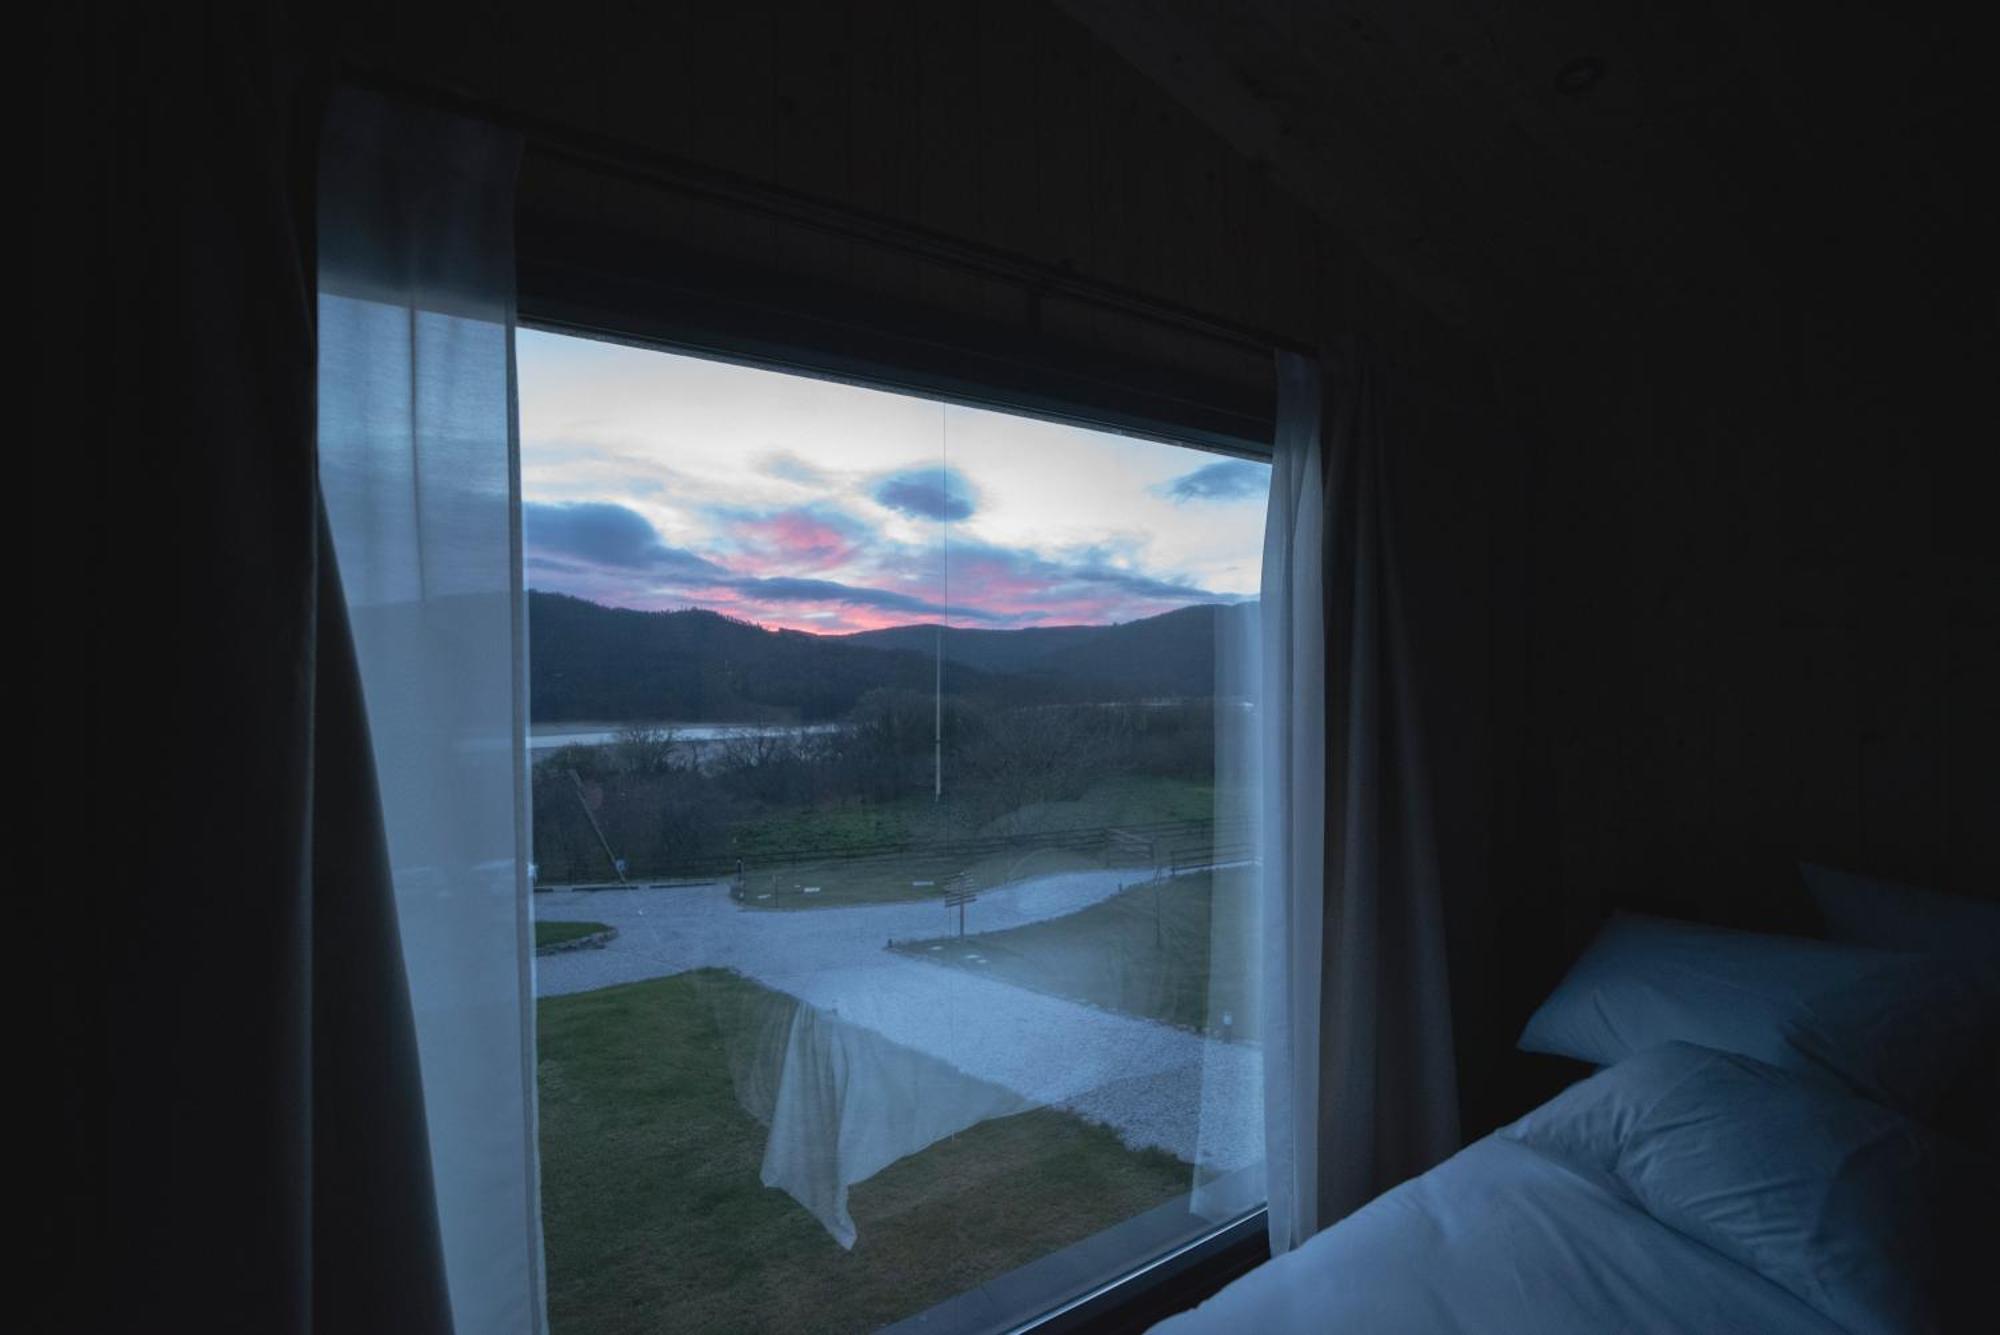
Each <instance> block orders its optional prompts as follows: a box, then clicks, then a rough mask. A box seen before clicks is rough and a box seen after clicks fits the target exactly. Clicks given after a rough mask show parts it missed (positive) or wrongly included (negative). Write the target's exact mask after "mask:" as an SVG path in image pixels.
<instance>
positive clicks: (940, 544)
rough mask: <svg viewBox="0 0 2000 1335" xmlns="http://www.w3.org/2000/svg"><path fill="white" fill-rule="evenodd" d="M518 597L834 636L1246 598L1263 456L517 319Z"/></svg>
mask: <svg viewBox="0 0 2000 1335" xmlns="http://www.w3.org/2000/svg"><path fill="white" fill-rule="evenodd" d="M518 346H519V357H520V400H521V476H522V484H523V488H524V491H525V501H526V523H527V577H528V586H529V587H530V588H534V589H543V590H550V591H555V592H562V593H573V594H576V595H578V596H580V597H584V598H589V599H591V600H592V601H595V602H600V603H605V604H609V605H612V606H617V607H634V608H644V609H668V608H680V607H706V608H712V609H714V610H716V611H719V612H725V613H728V614H729V615H731V616H735V617H741V618H743V619H745V620H749V621H754V622H757V623H759V624H762V625H766V626H783V627H790V628H794V629H799V630H811V631H819V632H830V633H837V632H843V631H855V630H867V629H872V628H875V627H879V626H894V625H905V624H909V623H912V622H937V621H944V622H947V623H948V624H952V625H960V626H984V627H992V628H1006V627H1014V626H1032V625H1066V624H1075V623H1080V622H1087V623H1100V622H1107V621H1129V620H1132V619H1134V618H1136V617H1143V616H1150V615H1152V614H1154V613H1156V612H1164V611H1167V610H1168V609H1170V608H1175V607H1181V606H1184V605H1186V604H1188V603H1192V602H1231V601H1236V600H1238V599H1242V598H1246V597H1255V596H1256V592H1257V573H1258V563H1259V558H1260V555H1261V550H1262V542H1263V527H1264V496H1265V489H1266V486H1267V480H1268V477H1269V473H1270V470H1269V468H1268V467H1267V466H1266V465H1263V464H1259V463H1249V462H1245V461H1242V460H1236V459H1228V458H1223V457H1221V456H1217V455H1212V454H1205V453H1202V452H1200V451H1197V450H1189V449H1182V448H1179V447H1176V446H1171V445H1161V444H1156V443H1154V442H1150V441H1140V440H1133V439H1130V438H1128V437H1124V436H1116V435H1109V434H1106V433H1102V432H1096V431H1087V430H1083V429H1081V428H1078V427H1072V426H1063V425H1057V424H1054V423H1049V422H1041V421H1035V420H1032V419H1028V418H1021V417H1012V416H1008V415H1007V414H1004V413H994V412H987V411H984V410H981V409H976V408H966V407H961V406H958V405H955V404H953V405H945V404H940V403H936V402H933V401H931V400H926V399H918V398H909V397H905V396H902V395H897V394H887V393H883V392H880V391H877V390H868V389H859V388H855V387H853V386H850V385H840V384H834V383H831V382H828V381H822V380H813V379H808V378H806V377H802V376H790V375H779V374H775V373H773V372H769V371H762V370H755V369H750V368H746V367H739V366H731V365H728V364H725V363H720V362H711V361H703V360H700V359H697V358H693V357H682V356H675V355H671V354H667V353H662V352H656V351H652V350H646V349H637V348H630V347H625V346H622V345H618V344H612V343H601V342H595V341H591V340H585V339H577V338H571V337H567V336H562V335H556V334H547V333H540V332H537V331H533V330H525V329H524V330H522V331H520V334H519V345H518Z"/></svg>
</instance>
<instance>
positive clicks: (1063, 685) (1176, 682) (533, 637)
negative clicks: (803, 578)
mask: <svg viewBox="0 0 2000 1335" xmlns="http://www.w3.org/2000/svg"><path fill="white" fill-rule="evenodd" d="M1244 615H1245V611H1244V610H1242V609H1238V608H1226V607H1218V606H1214V605H1201V606H1195V607H1183V608H1178V609H1176V610H1175V611H1172V612H1167V613H1164V614H1162V615H1160V616H1156V617H1148V618H1146V619H1145V620H1142V621H1132V622H1126V623H1124V624H1121V625H1114V626H1050V627H1031V628H1027V629H1022V630H959V629H949V630H946V631H945V632H944V642H943V648H944V657H945V661H946V663H947V664H949V665H950V666H949V667H948V668H947V670H946V672H945V690H946V692H947V693H948V694H952V695H959V696H966V697H973V698H978V699H983V700H987V701H991V702H993V703H996V704H1031V703H1039V702H1044V701H1054V700H1139V699H1152V698H1158V697H1162V696H1205V695H1209V694H1211V693H1212V692H1213V689H1214V686H1213V682H1214V673H1215V635H1216V631H1217V628H1218V626H1219V625H1222V624H1225V623H1224V621H1223V620H1222V618H1230V619H1232V620H1233V619H1236V618H1240V617H1242V616H1244ZM528 633H529V663H530V670H529V709H530V716H531V717H532V718H533V719H534V720H535V721H536V722H538V723H556V722H580V721H585V720H588V721H592V722H607V723H609V722H618V721H621V720H631V721H635V722H636V721H651V720H663V719H673V720H676V721H683V722H690V723H695V722H724V721H726V722H748V721H755V720H770V721H773V722H779V721H798V722H806V723H810V722H816V721H820V720H824V719H834V718H839V717H841V716H843V715H845V714H846V713H847V712H848V711H849V710H850V709H852V708H853V707H854V704H855V702H856V701H858V700H859V699H860V698H861V697H862V696H863V695H865V694H867V693H868V692H869V691H871V690H874V689H877V688H878V687H886V688H890V689H896V690H911V691H920V692H925V693H928V692H929V691H930V690H931V689H932V688H933V686H934V684H935V681H936V671H937V669H936V663H935V659H934V655H935V653H936V651H937V647H938V628H937V627H935V626H896V627H892V628H890V629H887V630H878V631H863V632H860V633H858V634H853V635H811V634H807V633H805V632H803V631H795V630H766V629H764V628H763V627H761V626H754V625H751V624H749V623H747V622H742V621H735V620H731V619H730V618H728V617H725V616H721V615H719V614H717V613H714V612H707V611H701V610H693V609H691V610H687V611H680V612H636V611H631V610H627V609H624V608H612V607H601V606H599V605H598V604H596V603H592V602H588V601H586V600H584V599H581V598H574V597H570V596H568V595H566V594H556V593H539V592H535V591H532V590H531V591H530V592H529V594H528Z"/></svg>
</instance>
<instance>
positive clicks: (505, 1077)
mask: <svg viewBox="0 0 2000 1335" xmlns="http://www.w3.org/2000/svg"><path fill="white" fill-rule="evenodd" d="M519 152H520V145H519V142H518V139H517V138H516V137H515V136H513V135H510V134H508V133H505V132H502V131H499V130H496V129H494V128H492V127H489V126H485V125H482V124H479V123H477V122H472V121H468V120H464V119H461V118H458V117H454V116H450V115H446V114H443V113H440V112H436V111H431V110H427V109H421V108H413V107H406V106H402V105H400V104H397V103H394V102H392V101H390V100H388V99H386V98H382V97H379V96H375V95H372V94H363V93H358V92H353V91H345V90H344V91H341V92H339V93H337V94H336V95H335V96H334V98H333V100H332V103H331V106H330V107H329V110H328V115H327V120H326V131H325V136H324V139H323V144H322V157H321V162H320V175H319V183H320V196H319V236H320V254H319V332H320V337H319V394H320V398H319V442H320V454H319V462H320V481H321V486H322V488H323V490H324V493H325V496H326V509H327V515H328V518H329V520H330V527H331V532H332V539H333V544H334V546H335V547H336V548H337V550H338V551H339V554H340V562H341V571H342V575H343V577H344V578H343V584H344V589H345V600H346V610H347V613H348V615H349V616H350V618H351V620H352V623H353V631H354V643H355V649H356V661H357V663H358V666H359V676H360V685H361V690H362V694H363V695H364V696H365V698H366V702H367V720H368V724H369V732H370V737H371V741H372V750H373V754H374V761H375V772H376V775H377V776H378V782H379V785H380V798H381V802H380V809H381V812H382V819H383V824H384V827H385V830H386V835H387V847H388V860H389V865H390V869H391V873H392V875H393V879H394V883H395V899H396V913H397V916H398V918H399V920H400V926H401V936H402V947H403V956H404V961H405V964H406V967H407V971H408V976H409V983H410V995H411V1003H412V1008H413V1011H414V1015H415V1028H416V1046H417V1054H418V1058H419V1063H420V1066H421V1071H422V1077H423V1097H424V1104H425V1107H426V1110H427V1112H428V1123H429V1143H430V1154H431V1163H432V1173H433V1178H434V1183H435V1195H436V1208H437V1218H438V1224H439V1230H440V1234H441V1237H442V1241H443V1251H444V1261H445V1273H446V1277H447V1280H448V1285H449V1293H450V1299H451V1312H452V1316H453V1318H454V1321H455V1324H456V1327H457V1330H458V1332H459V1335H483V1333H485V1332H495V1333H498V1332H508V1333H512V1332H525V1331H533V1330H538V1329H540V1328H541V1327H542V1324H543V1321H544V1304H543V1298H542V1288H541V1241H540V1237H541V1235H540V1223H539V1214H540V1210H539V1200H538V1190H537V1173H536V1145H535V1136H536V1127H535V1114H534V1107H535V1103H534V1095H535V1090H534V1076H535V1068H534V1004H533V962H534V960H533V937H532V925H531V922H530V919H529V910H528V898H527V894H528V887H527V877H526V871H527V855H526V847H525V840H526V837H527V820H526V804H527V798H526V791H527V789H526V774H525V762H524V756H525V726H526V718H525V698H526V696H525V671H524V665H525V661H526V646H525V643H524V638H525V618H524V615H523V602H522V593H521V588H520V573H519V572H520V552H519V545H520V539H519V515H520V507H519V505H518V496H517V494H516V489H517V485H518V484H517V480H516V479H517V474H518V469H517V466H516V453H517V442H516V440H515V434H514V433H515V412H514V397H515V384H514V255H513V185H514V175H515V171H516V168H517V164H518V160H519Z"/></svg>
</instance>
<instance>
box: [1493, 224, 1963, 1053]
mask: <svg viewBox="0 0 2000 1335" xmlns="http://www.w3.org/2000/svg"><path fill="white" fill-rule="evenodd" d="M1960 240H1962V241H1963V242H1964V243H1965V244H1964V248H1963V249H1962V250H1961V252H1960V253H1961V254H1964V255H1968V256H1969V255H1970V254H1971V253H1972V246H1971V244H1970V238H1969V236H1968V237H1962V238H1960ZM1938 244H1940V245H1951V244H1954V238H1953V236H1952V235H1951V234H1949V233H1948V234H1946V235H1944V236H1942V237H1941V238H1940V239H1939V242H1938ZM1908 253H1909V250H1908V240H1907V238H1899V236H1898V235H1897V234H1895V233H1884V234H1865V233H1864V234H1863V235H1861V236H1859V237H1856V238H1853V239H1852V242H1851V244H1846V245H1842V246H1840V247H1837V248H1820V247H1814V248H1811V249H1809V250H1808V251H1806V253H1805V254H1803V255H1802V256H1800V257H1799V261H1798V263H1797V265H1796V267H1793V266H1790V265H1786V264H1774V265H1772V266H1771V267H1769V268H1767V269H1765V270H1762V271H1760V272H1757V273H1755V274H1752V275H1750V276H1748V277H1745V276H1742V275H1741V273H1740V271H1738V272H1737V273H1729V272H1728V271H1723V273H1722V274H1720V275H1718V276H1719V277H1726V278H1728V279H1729V280H1730V281H1727V282H1718V283H1716V284H1715V285H1714V286H1712V287H1708V288H1703V287H1701V286H1699V285H1697V286H1695V287H1694V288H1693V290H1691V291H1690V292H1689V294H1688V299H1687V300H1686V301H1685V302H1684V303H1683V304H1680V305H1678V306H1674V307H1660V308H1654V309H1648V310H1642V311H1628V312H1626V313H1624V314H1625V318H1626V319H1627V320H1628V321H1629V323H1628V324H1627V326H1626V327H1625V328H1622V329H1615V330H1613V331H1612V332H1610V333H1609V334H1608V335H1607V334H1602V333H1600V334H1597V335H1596V336H1594V337H1593V338H1591V339H1588V340H1584V339H1576V338H1572V339H1570V340H1568V342H1567V344H1566V345H1564V344H1561V343H1557V344H1555V346H1556V347H1557V348H1559V349H1560V355H1559V356H1551V355H1550V352H1549V349H1548V348H1543V349H1540V350H1538V351H1537V353H1536V358H1535V361H1534V364H1533V365H1532V366H1531V367H1530V369H1527V370H1523V371H1521V372H1520V373H1519V375H1518V376H1517V377H1516V378H1514V380H1513V382H1512V385H1511V390H1510V394H1509V398H1510V402H1511V404H1512V405H1513V406H1514V407H1515V408H1516V409H1517V410H1518V411H1519V413H1520V414H1521V417H1522V419H1523V420H1526V421H1531V422H1533V423H1534V431H1533V433H1532V446H1531V463H1530V481H1529V485H1528V488H1527V497H1528V501H1527V513H1528V524H1527V530H1526V531H1527V540H1528V552H1527V556H1526V560H1527V565H1528V571H1529V578H1528V587H1527V637H1528V643H1527V660H1528V670H1527V674H1526V684H1527V695H1526V699H1525V702H1524V710H1523V726H1524V734H1523V736H1522V738H1521V743H1522V746H1521V750H1520V752H1519V755H1520V773H1521V776H1522V784H1523V791H1522V808H1521V811H1520V814H1519V826H1518V828H1519V829H1520V831H1521V834H1522V838H1523V859H1522V862H1521V864H1520V875H1521V879H1520V880H1519V881H1518V883H1517V885H1516V888H1515V890H1514V891H1513V892H1512V893H1511V894H1510V895H1509V896H1508V902H1507V903H1506V904H1504V905H1503V906H1502V908H1501V912H1502V915H1503V918H1502V925H1501V928H1500V931H1499V935H1498V937H1497V941H1498V943H1499V948H1500V949H1501V950H1502V951H1504V952H1505V953H1506V954H1507V955H1508V957H1509V958H1510V959H1511V960H1513V961H1514V964H1513V966H1512V977H1511V978H1510V980H1509V982H1508V983H1507V985H1506V987H1505V989H1504V990H1505V992H1506V993H1507V995H1506V999H1505V1004H1506V1006H1507V1008H1508V1013H1509V1017H1510V1022H1511V1023H1518V1022H1519V1019H1520V1018H1522V1017H1524V1016H1525V1013H1526V1011H1527V1009H1528V1008H1529V1007H1531V1006H1532V1005H1533V1004H1534V1002H1535V1000H1536V999H1538V997H1539V996H1540V995H1541V994H1542V992H1543V991H1544V990H1546V988H1547V987H1548V986H1549V985H1551V984H1552V983H1553V981H1554V978H1555V977H1556V976H1557V975H1558V974H1559V972H1560V970H1561V968H1562V967H1563V966H1564V964H1565V963H1566V962H1567V960H1568V959H1569V958H1571V957H1573V955H1574V953H1575V951H1576V950H1577V949H1579V948H1580V946H1581V945H1582V942H1583V941H1584V940H1585V939H1586V938H1587V935H1588V933H1589V932H1590V931H1591V930H1593V929H1594V927H1595V925H1596V924H1597V922H1598V921H1599V920H1601V917H1602V915H1603V914H1604V913H1606V912H1608V911H1609V910H1611V909H1612V908H1615V907H1629V908H1642V909H1650V910H1652V911H1657V912H1664V913H1671V914H1677V915H1681V916H1687V917H1695V918H1702V919H1707V920H1711V921H1719V922H1725V923H1732V924H1737V925H1742V926H1748V927H1762V928H1781V929H1791V930H1806V931H1810V930H1813V929H1814V927H1815V923H1814V920H1813V917H1812V914H1811V912H1810V910H1809V908H1808V903H1807V900H1806V897H1805V895H1804V892H1803V888H1802V886H1801V884H1800V882H1799V878H1798V875H1797V872H1796V864H1797V862H1799V861H1800V860H1813V861H1820V862H1825V863H1828V864H1832V865H1836V866H1841V867H1846V868H1852V869H1855V870H1860V871H1865V872H1870V873H1875V874H1878V875H1882V876H1886V877H1890V878H1893V879H1898V880H1905V881H1909V882H1914V883H1917V884H1922V885H1928V886H1934V887H1939V888H1943V889H1947V890H1953V891H1958V892H1962V893H1966V894H1974V895H1994V894H1996V893H2000V785H1996V771H1997V770H2000V761H1996V757H2000V730H1997V729H1996V711H1995V683H1996V682H2000V633H1997V632H2000V611H1996V605H2000V563H1996V560H1995V550H1996V549H1995V545H1994V538H1993V535H1994V524H1993V519H1992V497H1993V494H1994V493H1993V492H1992V491H1991V490H1990V486H1991V484H1990V482H1988V481H1987V480H1986V479H1987V478H1988V476H1989V475H1990V473H1991V468H1990V465H1989V464H1988V463H1987V462H1986V459H1985V457H1984V456H1985V455H1986V454H1987V453H1988V451H1989V449H1990V442H1991V441H1993V440H1994V439H1996V434H1995V430H1994V427H1995V422H1994V413H1993V410H1992V408H1991V406H1990V405H1989V404H1987V403H1985V402H1983V401H1982V400H1981V397H1980V390H1979V386H1980V382H1981V380H1982V379H1983V378H1985V377H1987V376H1988V375H1990V368H1991V366H1992V365H1993V361H1992V357H1993V353H1994V343H1993V332H1992V323H1991V317H1990V311H1989V313H1988V314H1987V316H1986V317H1985V318H1984V319H1983V320H1982V319H1981V318H1980V317H1979V315H1978V313H1977V312H1976V311H1969V310H1967V309H1965V308H1964V307H1962V306H1959V305H1956V304H1955V303H1953V302H1951V301H1949V300H1941V299H1939V297H1938V296H1937V295H1936V294H1934V293H1933V292H1931V291H1928V290H1926V289H1925V288H1924V287H1923V286H1921V285H1920V284H1919V283H1918V282H1917V281H1916V280H1915V279H1913V278H1911V277H1910V276H1909V275H1908V274H1907V272H1906V271H1905V270H1904V269H1902V268H1901V267H1900V266H1899V265H1898V264H1897V262H1896V257H1897V256H1906V255H1907V254H1908ZM1693 258H1699V257H1693ZM1936 259H1937V256H1936V255H1934V254H1933V255H1931V256H1929V257H1928V260H1929V261H1935V260H1936ZM1719 267H1720V266H1719V265H1718V268H1719ZM1976 273H1977V269H1976V267H1972V266H1968V267H1967V268H1966V269H1963V270H1961V271H1959V275H1960V276H1959V281H1961V282H1964V281H1976V279H1975V277H1974V276H1975V275H1976ZM1519 360H1520V362H1521V364H1523V365H1526V364H1527V363H1528V359H1527V358H1525V357H1524V358H1521V359H1519ZM1554 923H1560V924H1561V925H1562V930H1561V932H1560V933H1552V932H1551V931H1550V930H1549V927H1550V925H1551V924H1554Z"/></svg>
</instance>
